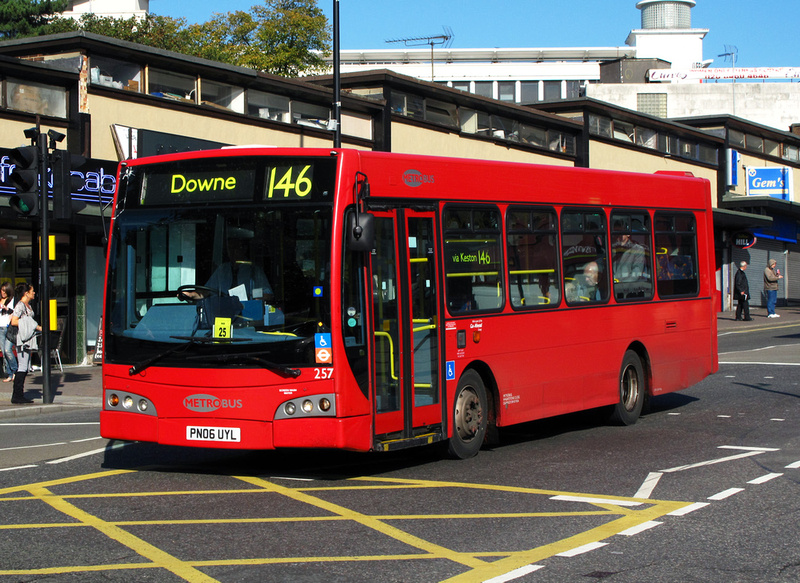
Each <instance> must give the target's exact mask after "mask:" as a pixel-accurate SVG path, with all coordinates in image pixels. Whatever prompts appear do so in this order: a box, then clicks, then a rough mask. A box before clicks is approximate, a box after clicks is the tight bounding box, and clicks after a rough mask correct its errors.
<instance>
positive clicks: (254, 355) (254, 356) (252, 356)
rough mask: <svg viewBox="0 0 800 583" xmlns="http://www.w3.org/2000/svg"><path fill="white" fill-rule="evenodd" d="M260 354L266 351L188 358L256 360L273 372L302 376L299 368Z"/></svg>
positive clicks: (292, 376) (223, 360) (189, 357)
mask: <svg viewBox="0 0 800 583" xmlns="http://www.w3.org/2000/svg"><path fill="white" fill-rule="evenodd" d="M259 354H266V353H265V352H243V353H237V354H210V355H197V356H188V357H186V360H200V359H202V360H217V361H222V362H228V361H235V360H247V361H251V362H255V363H257V364H260V365H261V366H263V367H264V368H266V369H268V370H271V371H273V372H277V373H279V374H281V375H283V376H285V377H291V378H297V377H299V376H300V373H301V372H302V371H301V370H300V369H299V368H291V367H288V366H283V365H281V364H277V363H274V362H271V361H269V360H265V359H263V358H260V357H259V356H258V355H259Z"/></svg>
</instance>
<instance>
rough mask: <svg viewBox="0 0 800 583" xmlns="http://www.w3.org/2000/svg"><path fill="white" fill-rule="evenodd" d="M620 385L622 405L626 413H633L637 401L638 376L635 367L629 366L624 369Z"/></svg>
mask: <svg viewBox="0 0 800 583" xmlns="http://www.w3.org/2000/svg"><path fill="white" fill-rule="evenodd" d="M621 385H622V386H621V387H620V391H621V395H622V405H623V406H624V407H625V409H626V410H627V411H633V410H634V408H636V402H637V401H638V400H639V374H638V373H637V372H636V367H633V366H629V367H627V368H626V369H625V372H624V373H622V380H621Z"/></svg>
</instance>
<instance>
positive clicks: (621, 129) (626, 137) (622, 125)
mask: <svg viewBox="0 0 800 583" xmlns="http://www.w3.org/2000/svg"><path fill="white" fill-rule="evenodd" d="M614 138H616V139H617V140H622V141H623V142H631V143H633V124H632V123H626V122H624V121H618V120H614Z"/></svg>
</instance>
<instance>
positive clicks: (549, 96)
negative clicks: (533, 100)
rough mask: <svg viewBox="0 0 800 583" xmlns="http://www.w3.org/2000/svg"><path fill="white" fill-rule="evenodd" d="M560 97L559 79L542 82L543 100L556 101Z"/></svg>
mask: <svg viewBox="0 0 800 583" xmlns="http://www.w3.org/2000/svg"><path fill="white" fill-rule="evenodd" d="M559 99H561V81H545V82H544V100H545V101H557V100H559Z"/></svg>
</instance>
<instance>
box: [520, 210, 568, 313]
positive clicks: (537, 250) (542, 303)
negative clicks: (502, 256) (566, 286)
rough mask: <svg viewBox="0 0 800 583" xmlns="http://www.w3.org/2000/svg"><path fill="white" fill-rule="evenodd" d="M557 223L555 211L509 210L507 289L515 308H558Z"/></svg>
mask: <svg viewBox="0 0 800 583" xmlns="http://www.w3.org/2000/svg"><path fill="white" fill-rule="evenodd" d="M557 225H558V219H557V217H556V213H555V210H553V209H541V208H537V207H510V208H509V209H508V213H507V214H506V241H507V244H508V285H509V297H510V299H511V305H512V306H513V307H514V308H541V307H554V306H557V305H558V303H559V301H560V299H561V297H560V296H561V294H560V286H559V284H558V263H559V262H558V227H557Z"/></svg>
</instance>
